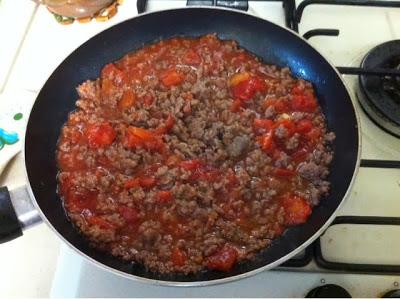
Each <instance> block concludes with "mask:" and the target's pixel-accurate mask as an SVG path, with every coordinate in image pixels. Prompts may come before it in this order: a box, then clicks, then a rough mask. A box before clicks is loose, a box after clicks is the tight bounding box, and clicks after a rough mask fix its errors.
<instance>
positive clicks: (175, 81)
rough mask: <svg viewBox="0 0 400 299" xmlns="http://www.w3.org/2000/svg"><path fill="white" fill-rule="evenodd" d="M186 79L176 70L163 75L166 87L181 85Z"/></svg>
mask: <svg viewBox="0 0 400 299" xmlns="http://www.w3.org/2000/svg"><path fill="white" fill-rule="evenodd" d="M184 79H185V76H184V75H182V74H180V73H178V72H177V71H176V70H168V71H166V72H164V73H163V74H162V75H161V82H162V84H164V85H165V86H166V87H170V86H175V85H179V84H181V83H182V82H183V80H184Z"/></svg>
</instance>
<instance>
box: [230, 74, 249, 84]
mask: <svg viewBox="0 0 400 299" xmlns="http://www.w3.org/2000/svg"><path fill="white" fill-rule="evenodd" d="M250 77H251V75H250V73H248V72H243V73H236V74H234V75H232V77H231V78H230V79H229V85H230V86H236V85H238V84H239V83H241V82H243V81H247V80H249V79H250Z"/></svg>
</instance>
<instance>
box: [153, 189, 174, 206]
mask: <svg viewBox="0 0 400 299" xmlns="http://www.w3.org/2000/svg"><path fill="white" fill-rule="evenodd" d="M156 197H157V201H158V202H159V203H161V204H166V203H170V202H171V201H172V193H171V191H158V192H157V195H156Z"/></svg>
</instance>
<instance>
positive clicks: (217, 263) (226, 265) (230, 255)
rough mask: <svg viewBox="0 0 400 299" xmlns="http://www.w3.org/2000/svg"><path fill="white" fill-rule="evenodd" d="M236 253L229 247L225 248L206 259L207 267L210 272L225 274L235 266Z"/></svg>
mask: <svg viewBox="0 0 400 299" xmlns="http://www.w3.org/2000/svg"><path fill="white" fill-rule="evenodd" d="M237 257H238V252H237V251H236V249H235V248H233V247H231V246H227V245H226V246H225V247H223V248H222V249H221V250H219V251H217V252H216V253H214V254H213V255H211V256H209V257H208V259H207V267H208V268H209V269H212V270H218V271H224V272H227V271H229V270H231V269H232V267H233V266H234V265H235V263H236V260H237Z"/></svg>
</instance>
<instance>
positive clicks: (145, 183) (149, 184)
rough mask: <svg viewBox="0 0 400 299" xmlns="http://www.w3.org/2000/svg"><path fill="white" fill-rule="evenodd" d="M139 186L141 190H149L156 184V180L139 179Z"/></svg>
mask: <svg viewBox="0 0 400 299" xmlns="http://www.w3.org/2000/svg"><path fill="white" fill-rule="evenodd" d="M139 183H140V186H141V187H143V188H151V187H154V186H155V185H156V184H157V180H156V179H155V178H153V177H146V176H144V177H141V178H140V179H139Z"/></svg>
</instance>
